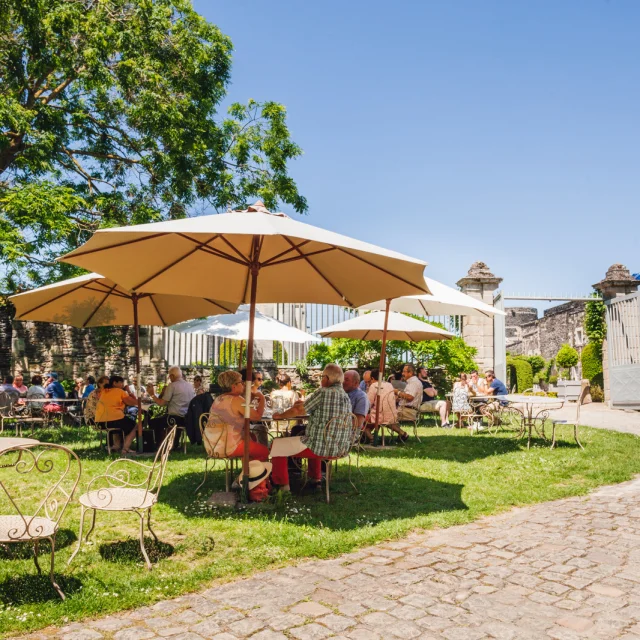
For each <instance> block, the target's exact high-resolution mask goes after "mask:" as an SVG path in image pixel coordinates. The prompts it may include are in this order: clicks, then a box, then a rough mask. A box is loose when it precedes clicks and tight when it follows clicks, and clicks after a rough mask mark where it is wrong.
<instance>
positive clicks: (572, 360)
mask: <svg viewBox="0 0 640 640" xmlns="http://www.w3.org/2000/svg"><path fill="white" fill-rule="evenodd" d="M579 359H580V358H579V356H578V352H577V351H576V350H575V349H574V348H573V347H572V346H571V345H569V344H566V343H565V344H563V345H562V346H561V347H560V350H559V351H558V354H557V355H556V364H557V365H558V367H560V368H562V369H571V367H575V366H576V365H577V364H578V360H579Z"/></svg>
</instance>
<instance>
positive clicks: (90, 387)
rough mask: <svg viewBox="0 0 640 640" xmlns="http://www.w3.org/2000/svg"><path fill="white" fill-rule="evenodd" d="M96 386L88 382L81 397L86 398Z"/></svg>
mask: <svg viewBox="0 0 640 640" xmlns="http://www.w3.org/2000/svg"><path fill="white" fill-rule="evenodd" d="M95 388H96V386H95V385H94V384H88V385H87V387H86V389H85V390H84V393H83V394H82V397H83V398H88V397H89V394H90V393H91V392H92V391H93V390H94V389H95Z"/></svg>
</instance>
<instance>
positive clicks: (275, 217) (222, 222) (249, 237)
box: [62, 202, 429, 307]
mask: <svg viewBox="0 0 640 640" xmlns="http://www.w3.org/2000/svg"><path fill="white" fill-rule="evenodd" d="M62 260H63V261H64V262H70V263H71V264H75V265H77V266H79V267H83V268H85V269H90V270H95V271H100V272H101V273H104V274H105V275H107V276H108V277H110V278H112V279H113V280H114V281H115V282H118V283H119V284H121V285H123V286H125V287H127V288H128V289H130V290H131V291H137V292H138V293H142V292H149V293H175V292H176V291H179V292H180V293H181V294H184V295H190V296H200V297H207V298H213V299H216V300H230V301H232V302H238V303H242V302H251V280H252V277H251V276H252V275H253V274H254V273H257V272H259V274H260V277H259V281H260V285H259V286H258V287H257V290H256V292H255V301H256V302H322V303H326V304H339V305H347V306H350V307H357V306H359V305H362V304H366V303H368V302H372V301H374V300H379V299H381V298H396V297H398V296H403V295H413V294H417V293H429V289H428V286H427V285H426V283H425V281H424V277H423V271H424V268H425V266H426V263H424V262H422V261H421V260H416V259H414V258H408V257H406V256H404V255H402V254H400V253H396V252H395V251H389V250H387V249H382V248H380V247H377V246H375V245H371V244H368V243H366V242H360V241H359V240H354V239H352V238H349V237H347V236H343V235H340V234H337V233H333V232H331V231H326V230H324V229H320V228H318V227H314V226H312V225H309V224H305V223H304V222H299V221H297V220H292V219H291V218H289V217H288V216H286V215H285V214H282V213H278V214H273V213H270V212H269V211H267V209H266V208H265V207H264V205H263V204H262V203H261V202H257V203H256V204H255V205H253V206H252V207H249V208H248V209H247V210H245V211H234V212H230V213H223V214H220V215H210V216H200V217H195V218H185V219H182V220H170V221H167V222H157V223H152V224H142V225H135V226H131V227H118V228H113V229H101V230H100V231H97V232H96V233H94V235H93V236H92V237H91V239H90V240H89V241H88V242H87V243H86V244H84V245H83V246H81V247H79V248H78V249H76V250H75V251H72V252H71V253H68V254H67V255H66V256H64V257H63V258H62ZM256 270H257V271H256ZM194 274H198V277H194Z"/></svg>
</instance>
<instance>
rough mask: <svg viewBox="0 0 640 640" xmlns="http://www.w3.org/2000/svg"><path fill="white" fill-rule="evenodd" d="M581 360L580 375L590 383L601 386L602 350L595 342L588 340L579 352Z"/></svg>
mask: <svg viewBox="0 0 640 640" xmlns="http://www.w3.org/2000/svg"><path fill="white" fill-rule="evenodd" d="M580 361H581V362H582V377H583V378H586V379H587V380H589V382H591V383H592V384H597V385H599V386H601V387H602V386H603V378H602V351H601V347H600V348H599V347H598V345H597V344H596V343H595V342H589V343H588V344H586V345H585V346H584V348H583V349H582V353H581V354H580Z"/></svg>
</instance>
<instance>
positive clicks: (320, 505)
mask: <svg viewBox="0 0 640 640" xmlns="http://www.w3.org/2000/svg"><path fill="white" fill-rule="evenodd" d="M361 470H362V473H360V472H359V471H358V470H357V469H356V468H355V460H354V464H353V465H352V469H351V479H352V480H353V482H354V484H355V485H356V487H357V489H358V492H357V493H356V491H355V490H354V489H353V487H352V486H351V484H350V483H349V469H348V464H347V462H346V461H341V463H340V465H339V469H338V472H337V473H334V474H333V475H332V478H331V504H326V502H325V496H324V490H322V491H317V492H316V493H314V494H310V495H302V496H300V495H295V494H294V495H291V496H288V497H287V499H286V500H285V501H284V502H283V503H278V502H277V501H276V503H275V504H273V503H271V504H266V505H264V506H262V505H261V506H260V507H258V508H256V509H249V510H246V509H234V508H221V507H218V508H216V509H213V510H210V509H206V508H205V507H204V502H205V501H206V499H207V497H208V496H209V495H210V494H211V493H213V492H215V491H223V490H224V471H223V470H221V469H218V470H216V471H215V472H214V473H213V474H211V475H210V477H209V480H207V484H206V485H204V487H203V488H202V489H201V491H200V495H199V496H196V495H195V494H194V489H195V488H196V487H197V486H198V484H200V482H201V481H202V475H201V474H200V473H187V474H184V475H181V476H177V477H175V478H174V479H173V480H172V481H171V482H170V483H168V484H167V486H166V487H164V488H163V490H162V493H161V494H160V502H163V503H164V504H166V505H168V506H170V507H172V508H174V509H176V510H178V511H180V512H181V513H183V514H184V515H185V516H186V517H188V518H189V517H192V518H218V519H219V518H226V519H242V520H246V519H256V520H261V519H262V520H265V519H268V520H274V519H275V520H291V513H292V511H291V508H292V507H293V508H297V507H300V506H302V507H304V508H305V514H306V515H305V518H304V521H303V523H304V524H305V525H307V526H312V527H318V528H319V529H320V528H322V529H327V528H329V529H336V530H351V529H358V528H360V527H362V526H364V525H375V524H378V523H380V522H383V521H387V520H396V519H398V518H413V517H416V516H420V515H429V514H432V513H439V512H445V511H466V510H467V509H468V507H467V505H466V504H465V503H464V501H463V500H462V488H463V486H464V485H462V484H454V483H451V482H441V481H438V480H433V479H432V478H429V477H425V476H426V470H425V476H422V475H420V471H421V469H419V468H418V469H417V470H416V473H407V472H406V471H401V470H398V469H389V468H386V467H378V466H364V467H361ZM291 484H292V486H293V485H294V484H295V481H294V479H293V477H292V478H291ZM194 507H195V508H194Z"/></svg>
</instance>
